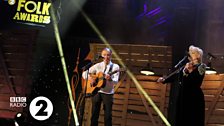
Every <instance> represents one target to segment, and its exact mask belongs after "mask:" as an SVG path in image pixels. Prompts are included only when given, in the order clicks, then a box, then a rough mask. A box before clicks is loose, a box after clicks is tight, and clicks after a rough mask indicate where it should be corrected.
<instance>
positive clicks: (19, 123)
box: [14, 112, 25, 126]
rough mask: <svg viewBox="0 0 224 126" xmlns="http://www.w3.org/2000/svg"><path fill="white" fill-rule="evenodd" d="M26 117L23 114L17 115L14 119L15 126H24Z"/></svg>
mask: <svg viewBox="0 0 224 126" xmlns="http://www.w3.org/2000/svg"><path fill="white" fill-rule="evenodd" d="M24 120H25V117H24V115H23V114H22V113H21V112H18V113H16V115H15V117H14V123H15V126H23V124H24Z"/></svg>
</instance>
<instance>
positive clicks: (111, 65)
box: [108, 63, 114, 73]
mask: <svg viewBox="0 0 224 126" xmlns="http://www.w3.org/2000/svg"><path fill="white" fill-rule="evenodd" d="M113 66H114V64H113V63H111V64H110V69H109V71H108V73H111V72H112V69H113Z"/></svg>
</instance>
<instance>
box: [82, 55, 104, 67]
mask: <svg viewBox="0 0 224 126" xmlns="http://www.w3.org/2000/svg"><path fill="white" fill-rule="evenodd" d="M103 58H104V57H102V56H101V55H100V54H97V55H95V56H94V58H93V59H92V61H91V62H90V63H88V64H87V65H85V66H84V67H82V70H84V71H85V70H87V69H89V68H90V67H91V66H92V65H93V64H95V63H96V62H97V61H98V60H99V59H103Z"/></svg>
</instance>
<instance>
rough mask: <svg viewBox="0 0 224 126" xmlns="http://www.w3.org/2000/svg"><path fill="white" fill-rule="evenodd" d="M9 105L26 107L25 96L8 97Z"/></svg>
mask: <svg viewBox="0 0 224 126" xmlns="http://www.w3.org/2000/svg"><path fill="white" fill-rule="evenodd" d="M9 106H10V107H16V108H18V107H26V106H27V104H26V97H10V104H9Z"/></svg>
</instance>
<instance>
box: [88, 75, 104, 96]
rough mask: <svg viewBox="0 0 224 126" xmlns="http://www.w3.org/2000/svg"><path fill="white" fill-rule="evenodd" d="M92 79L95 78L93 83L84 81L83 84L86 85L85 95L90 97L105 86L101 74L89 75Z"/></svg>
mask: <svg viewBox="0 0 224 126" xmlns="http://www.w3.org/2000/svg"><path fill="white" fill-rule="evenodd" d="M91 77H92V78H95V79H96V81H95V83H91V82H90V80H85V81H84V84H86V81H87V84H86V95H87V96H90V95H92V94H94V93H95V92H96V91H98V90H99V89H100V88H102V87H104V86H105V79H104V74H103V72H99V73H98V74H96V75H91Z"/></svg>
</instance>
